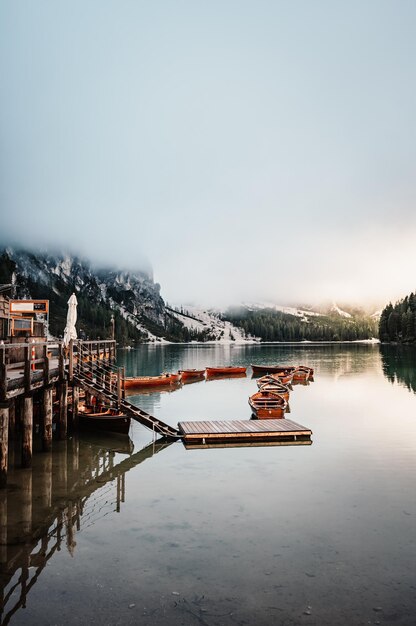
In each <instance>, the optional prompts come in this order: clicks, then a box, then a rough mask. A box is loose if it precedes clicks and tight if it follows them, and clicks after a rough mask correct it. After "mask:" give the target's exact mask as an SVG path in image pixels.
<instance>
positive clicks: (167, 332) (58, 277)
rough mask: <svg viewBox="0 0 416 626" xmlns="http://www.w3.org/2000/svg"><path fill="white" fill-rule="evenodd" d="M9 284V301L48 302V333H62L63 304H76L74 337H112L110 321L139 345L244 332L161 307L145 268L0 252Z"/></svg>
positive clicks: (226, 338)
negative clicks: (72, 299) (101, 265)
mask: <svg viewBox="0 0 416 626" xmlns="http://www.w3.org/2000/svg"><path fill="white" fill-rule="evenodd" d="M10 283H11V284H12V289H11V290H9V292H10V293H11V295H12V297H13V298H20V299H21V298H26V299H40V300H49V304H50V314H49V332H50V334H51V335H52V336H54V337H60V336H62V335H63V330H64V328H65V324H66V315H67V301H68V299H69V297H70V295H71V294H72V293H75V294H76V296H77V300H78V324H77V328H78V335H79V336H80V337H81V338H84V337H89V338H90V339H95V338H98V337H100V338H101V339H105V338H109V337H110V336H111V328H112V324H111V317H112V315H114V318H115V334H116V339H117V341H118V342H119V343H120V344H121V345H134V344H135V343H139V342H144V341H155V342H169V341H174V342H188V341H218V342H222V343H225V342H230V341H235V340H237V341H245V339H244V336H243V332H242V331H241V330H239V329H235V328H233V326H232V324H230V323H229V322H225V321H222V320H221V319H220V317H219V315H218V314H217V313H212V314H209V313H208V312H204V311H199V312H198V311H197V310H196V309H195V310H193V312H192V315H193V317H192V315H191V313H188V314H187V313H184V312H183V310H182V312H181V311H180V309H177V310H175V309H173V308H171V307H168V306H166V305H165V302H164V300H163V298H162V296H161V295H160V285H159V284H158V283H155V282H154V281H153V277H152V273H151V270H150V269H147V270H142V271H134V272H132V271H127V270H115V269H114V268H111V269H108V268H107V269H106V268H95V267H94V266H93V265H92V264H91V263H90V262H89V261H87V260H85V259H81V258H79V257H77V256H72V255H70V254H51V253H50V252H46V251H44V252H36V253H35V252H33V251H27V250H21V249H20V250H19V249H13V248H5V249H3V250H0V284H10Z"/></svg>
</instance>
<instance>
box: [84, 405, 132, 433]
mask: <svg viewBox="0 0 416 626" xmlns="http://www.w3.org/2000/svg"><path fill="white" fill-rule="evenodd" d="M78 418H79V425H80V427H81V428H86V429H88V430H105V431H110V432H115V433H122V434H128V432H129V429H130V418H129V417H127V416H126V415H124V413H120V412H119V411H118V410H117V409H113V408H109V407H102V408H101V409H99V408H97V407H96V406H92V405H86V406H81V407H80V408H79V413H78Z"/></svg>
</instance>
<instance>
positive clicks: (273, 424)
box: [178, 419, 312, 446]
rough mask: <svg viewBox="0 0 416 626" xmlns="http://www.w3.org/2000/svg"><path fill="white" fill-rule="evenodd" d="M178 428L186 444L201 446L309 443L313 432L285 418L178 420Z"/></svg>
mask: <svg viewBox="0 0 416 626" xmlns="http://www.w3.org/2000/svg"><path fill="white" fill-rule="evenodd" d="M178 427H179V432H180V433H181V435H182V438H183V441H184V443H185V445H186V444H195V445H199V444H201V446H203V445H206V444H224V443H229V444H230V443H238V442H239V443H259V442H263V443H264V442H268V443H270V444H271V443H273V442H281V443H282V442H284V441H286V442H300V441H305V442H307V443H310V437H311V435H312V431H311V430H310V429H309V428H306V427H305V426H301V425H300V424H297V423H296V422H293V421H292V420H288V419H273V420H269V419H265V420H233V421H228V420H222V421H216V422H205V421H199V422H179V424H178Z"/></svg>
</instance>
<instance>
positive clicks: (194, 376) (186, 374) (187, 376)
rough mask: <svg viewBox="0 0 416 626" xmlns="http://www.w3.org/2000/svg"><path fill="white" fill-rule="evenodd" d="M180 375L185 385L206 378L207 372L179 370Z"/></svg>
mask: <svg viewBox="0 0 416 626" xmlns="http://www.w3.org/2000/svg"><path fill="white" fill-rule="evenodd" d="M178 374H180V375H181V381H182V382H183V383H185V382H187V381H194V380H202V379H203V378H205V370H179V372H178Z"/></svg>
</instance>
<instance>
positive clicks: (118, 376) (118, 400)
mask: <svg viewBox="0 0 416 626" xmlns="http://www.w3.org/2000/svg"><path fill="white" fill-rule="evenodd" d="M117 402H118V404H119V405H120V402H121V376H120V369H118V370H117Z"/></svg>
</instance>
